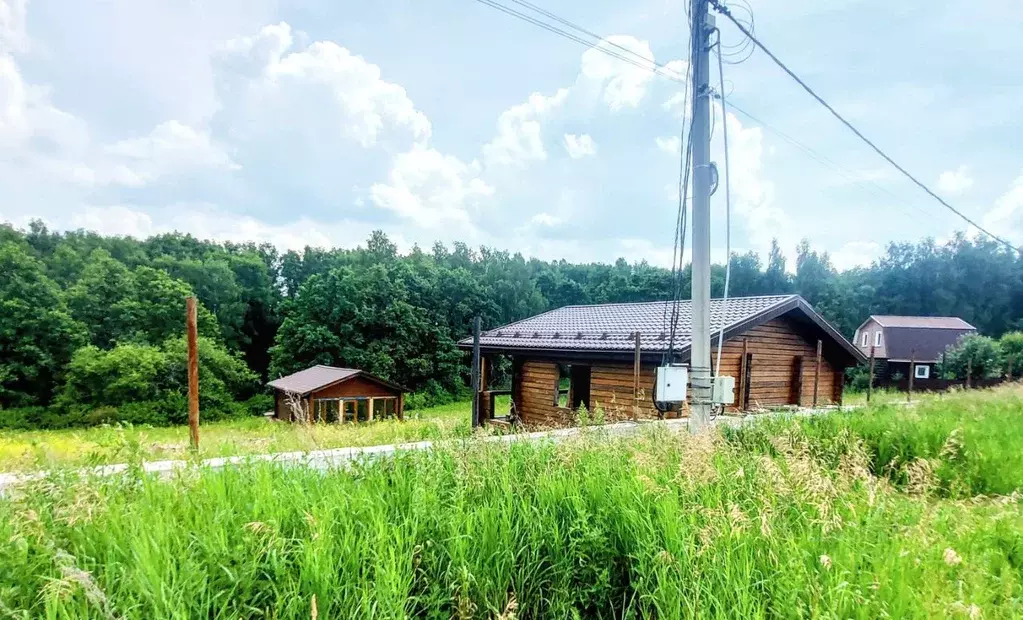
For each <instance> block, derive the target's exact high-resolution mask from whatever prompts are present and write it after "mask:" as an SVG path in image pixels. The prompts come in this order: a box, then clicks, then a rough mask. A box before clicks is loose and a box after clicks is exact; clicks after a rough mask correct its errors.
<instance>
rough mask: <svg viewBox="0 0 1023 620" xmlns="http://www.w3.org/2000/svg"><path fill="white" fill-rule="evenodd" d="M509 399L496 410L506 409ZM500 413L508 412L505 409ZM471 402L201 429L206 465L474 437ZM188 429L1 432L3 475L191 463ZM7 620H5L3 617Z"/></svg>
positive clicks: (251, 420)
mask: <svg viewBox="0 0 1023 620" xmlns="http://www.w3.org/2000/svg"><path fill="white" fill-rule="evenodd" d="M507 402H508V401H507V397H500V400H499V401H498V404H497V407H498V408H499V410H503V409H507V407H508V404H507ZM501 408H503V409H501ZM469 410H470V406H469V403H467V402H461V403H451V404H447V405H441V406H437V407H430V408H426V409H421V410H416V411H410V412H407V416H406V419H405V421H404V422H399V421H398V420H393V419H392V420H380V421H376V422H372V423H359V424H310V425H300V424H290V423H284V422H273V421H268V420H266V419H264V418H262V417H250V418H242V419H235V420H226V421H220V422H213V423H209V424H201V425H200V428H199V435H200V438H201V440H200V453H199V456H200V457H202V458H211V457H218V456H238V455H246V454H259V453H267V452H291V451H300V450H301V451H307V450H318V449H325V448H340V447H357V446H375V445H382V444H393V443H406V442H413V441H423V440H429V439H443V438H449V437H466V436H468V435H469V434H471V428H470V419H469ZM188 442H189V439H188V427H186V426H175V427H151V426H131V425H113V426H97V427H91V428H77V429H61V430H45V431H0V472H3V471H28V470H37V469H54V468H62V467H81V466H87V465H107V464H110V463H122V462H125V461H127V460H129V459H130V458H132V457H133V456H134V455H137V454H141V456H142V458H144V459H145V460H150V461H152V460H163V459H186V458H190V457H191V454H190V450H189V443H188ZM0 617H2V616H0Z"/></svg>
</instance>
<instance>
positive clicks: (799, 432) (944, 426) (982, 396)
mask: <svg viewBox="0 0 1023 620" xmlns="http://www.w3.org/2000/svg"><path fill="white" fill-rule="evenodd" d="M728 436H729V438H730V439H731V440H732V441H734V442H736V443H738V444H739V445H741V446H742V447H743V449H748V450H754V451H757V452H774V451H775V447H776V446H777V445H778V442H779V441H780V440H784V441H787V442H789V443H791V442H798V443H805V444H807V445H809V446H811V447H812V451H813V453H814V455H815V456H817V457H818V458H821V459H824V461H825V462H826V463H828V464H830V465H832V466H833V465H836V464H837V463H838V462H839V460H840V459H841V458H842V456H843V455H844V454H846V453H847V451H848V449H849V447H850V446H853V445H857V444H856V442H854V441H852V440H853V439H855V440H858V441H859V442H862V445H863V446H864V448H865V449H866V451H867V455H868V460H869V466H870V469H871V472H872V473H873V474H874V475H877V476H885V477H887V478H888V479H890V480H891V481H892V482H895V483H896V484H898V485H900V486H903V487H904V486H906V485H914V484H918V483H919V482H920V480H921V476H923V478H928V479H930V478H932V477H933V480H930V482H933V483H934V484H935V485H936V486H937V490H938V491H939V492H940V494H941V495H943V496H945V497H970V496H973V495H982V494H1009V493H1012V492H1014V491H1016V490H1018V489H1021V488H1023V388H1021V387H1020V386H1010V387H1004V388H999V389H995V390H977V391H969V392H958V393H951V394H947V395H943V396H933V397H931V398H929V399H927V400H925V401H922V402H920V403H917V404H916V405H915V406H914V407H904V406H894V405H880V406H875V407H869V408H863V409H856V410H853V411H851V412H848V413H843V414H835V415H826V416H814V417H798V418H788V419H786V418H778V419H771V420H761V421H758V422H757V424H755V425H750V426H746V427H743V428H742V429H739V430H734V431H729V432H728Z"/></svg>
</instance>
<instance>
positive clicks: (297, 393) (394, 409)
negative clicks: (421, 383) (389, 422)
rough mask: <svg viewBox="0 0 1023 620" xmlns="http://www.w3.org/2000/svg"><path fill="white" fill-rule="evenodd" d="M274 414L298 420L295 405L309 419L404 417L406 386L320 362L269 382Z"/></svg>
mask: <svg viewBox="0 0 1023 620" xmlns="http://www.w3.org/2000/svg"><path fill="white" fill-rule="evenodd" d="M268 385H269V386H270V387H272V388H273V389H274V417H275V418H277V419H278V420H286V421H295V417H296V415H295V414H296V411H295V409H296V407H298V408H300V411H304V412H306V413H305V415H307V417H308V421H309V422H372V421H373V420H378V419H382V418H390V417H397V418H398V419H399V420H400V419H404V409H405V391H406V390H405V389H404V388H402V387H401V386H399V385H395V384H394V383H391V382H389V381H385V380H384V379H381V378H380V377H376V376H373V375H371V374H369V373H368V372H365V371H362V370H358V369H356V368H338V367H336V366H324V365H317V366H313V367H311V368H306V369H305V370H300V371H298V372H296V373H294V374H290V375H288V376H286V377H281V378H280V379H277V380H275V381H271V382H270V383H269V384H268Z"/></svg>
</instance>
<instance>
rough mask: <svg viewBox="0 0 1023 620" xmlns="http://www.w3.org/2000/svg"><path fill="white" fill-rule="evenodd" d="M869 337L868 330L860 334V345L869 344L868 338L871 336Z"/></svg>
mask: <svg viewBox="0 0 1023 620" xmlns="http://www.w3.org/2000/svg"><path fill="white" fill-rule="evenodd" d="M869 337H870V334H868V333H867V332H863V333H862V334H860V346H861V347H865V346H867V338H869Z"/></svg>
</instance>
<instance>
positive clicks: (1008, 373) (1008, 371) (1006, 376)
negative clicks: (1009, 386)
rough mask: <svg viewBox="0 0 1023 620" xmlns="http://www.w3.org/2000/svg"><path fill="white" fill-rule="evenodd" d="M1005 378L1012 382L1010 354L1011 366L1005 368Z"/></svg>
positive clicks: (1010, 363)
mask: <svg viewBox="0 0 1023 620" xmlns="http://www.w3.org/2000/svg"><path fill="white" fill-rule="evenodd" d="M1005 370H1006V372H1005V378H1006V379H1007V380H1008V381H1009V382H1010V383H1011V382H1012V356H1011V355H1010V356H1009V366H1008V368H1006V369H1005Z"/></svg>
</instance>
